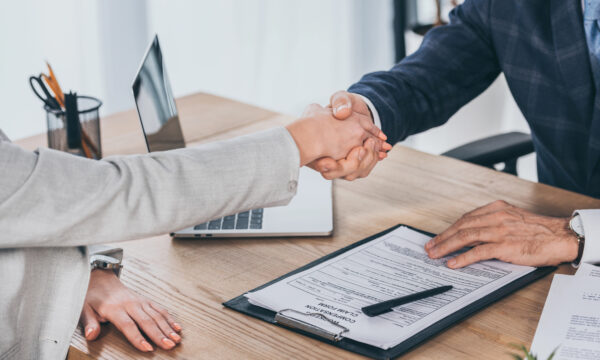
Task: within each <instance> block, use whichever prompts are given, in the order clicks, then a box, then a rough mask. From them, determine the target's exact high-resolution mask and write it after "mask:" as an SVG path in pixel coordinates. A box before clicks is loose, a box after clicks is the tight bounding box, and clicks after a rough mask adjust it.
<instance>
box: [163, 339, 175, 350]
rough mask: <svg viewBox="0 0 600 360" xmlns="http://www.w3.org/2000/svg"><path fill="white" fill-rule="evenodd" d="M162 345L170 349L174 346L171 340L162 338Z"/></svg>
mask: <svg viewBox="0 0 600 360" xmlns="http://www.w3.org/2000/svg"><path fill="white" fill-rule="evenodd" d="M162 343H163V344H165V346H166V347H168V348H172V347H174V346H175V343H174V342H173V341H171V339H167V338H163V339H162Z"/></svg>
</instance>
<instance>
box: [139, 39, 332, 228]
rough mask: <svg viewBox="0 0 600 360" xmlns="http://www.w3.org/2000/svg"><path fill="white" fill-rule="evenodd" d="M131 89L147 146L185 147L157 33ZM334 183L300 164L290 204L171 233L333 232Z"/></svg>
mask: <svg viewBox="0 0 600 360" xmlns="http://www.w3.org/2000/svg"><path fill="white" fill-rule="evenodd" d="M132 88H133V96H134V98H135V104H136V107H137V112H138V115H139V118H140V122H141V124H142V130H143V132H144V137H145V139H146V146H147V148H148V151H149V152H152V151H164V150H171V149H178V148H182V147H185V140H184V137H183V132H182V130H181V124H180V122H179V116H178V113H177V107H176V106H175V100H174V98H173V93H172V91H171V85H170V83H169V78H168V76H167V71H166V68H165V63H164V58H163V56H162V53H161V50H160V45H159V43H158V36H155V37H154V39H153V40H152V42H151V44H150V46H149V48H148V50H147V51H146V54H145V55H144V58H143V59H142V64H141V65H140V68H139V70H138V72H137V74H136V76H135V80H134V81H133V85H132ZM215 181H218V179H215ZM240 181H244V180H243V179H240ZM331 184H332V182H331V181H328V180H325V179H323V178H322V177H321V175H320V174H319V173H318V172H316V171H313V170H311V169H309V168H306V167H302V168H301V169H300V175H299V179H298V189H297V194H296V196H295V197H294V198H293V199H292V201H291V202H290V203H289V204H288V205H287V206H280V207H271V208H264V209H253V210H250V211H244V212H240V213H238V214H231V215H229V216H225V217H223V218H218V219H213V220H211V221H208V222H205V223H202V224H197V225H196V226H192V227H189V228H187V229H182V230H180V231H176V232H174V233H172V234H171V236H173V237H178V238H179V237H182V238H190V237H196V238H201V237H267V236H325V235H331V233H332V232H333V205H332V185H331ZM206 206H210V204H206Z"/></svg>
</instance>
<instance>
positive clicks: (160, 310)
mask: <svg viewBox="0 0 600 360" xmlns="http://www.w3.org/2000/svg"><path fill="white" fill-rule="evenodd" d="M150 306H151V307H152V308H153V309H154V310H156V311H157V312H158V313H159V314H161V315H162V316H163V317H164V318H165V319H166V320H167V322H168V323H169V325H170V326H171V327H172V328H173V329H175V331H177V332H180V331H181V330H183V328H182V327H181V325H180V324H179V323H178V322H177V321H175V319H174V318H173V316H171V314H169V312H168V311H167V310H166V309H165V308H163V307H162V306H159V305H158V304H156V303H153V302H152V301H150Z"/></svg>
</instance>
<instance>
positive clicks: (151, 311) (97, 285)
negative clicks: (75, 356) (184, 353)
mask: <svg viewBox="0 0 600 360" xmlns="http://www.w3.org/2000/svg"><path fill="white" fill-rule="evenodd" d="M107 321H110V322H111V323H113V325H115V326H116V327H117V329H119V330H120V331H121V332H122V333H123V335H125V337H126V338H127V340H129V342H130V343H131V344H132V345H133V346H134V347H135V348H137V349H138V350H141V351H144V352H146V351H153V350H154V348H153V347H152V345H150V343H148V341H146V338H144V336H142V334H141V333H140V330H141V331H143V332H144V334H146V335H147V336H148V338H150V340H152V341H153V342H154V343H155V344H156V345H157V346H159V347H160V348H162V349H165V350H169V349H172V348H174V347H175V346H176V344H177V343H179V342H181V336H179V335H178V334H177V333H178V332H180V331H181V325H179V324H178V323H176V322H175V321H174V320H173V318H172V317H171V316H170V315H169V313H168V312H167V311H166V310H165V309H163V308H162V307H160V306H158V305H157V304H155V303H154V302H152V301H150V300H147V299H145V298H143V297H142V296H140V295H137V294H136V293H134V292H133V291H131V290H129V289H128V288H127V287H125V285H123V284H122V283H121V281H120V280H119V278H117V276H116V275H115V273H114V272H112V271H109V270H93V271H92V274H91V277H90V285H89V287H88V291H87V295H86V297H85V304H84V305H83V310H82V311H81V317H80V319H79V322H80V323H81V325H82V326H83V328H84V334H85V338H86V339H87V340H89V341H91V340H95V339H96V338H97V337H98V335H100V323H101V322H107Z"/></svg>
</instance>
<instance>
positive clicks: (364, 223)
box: [19, 94, 600, 359]
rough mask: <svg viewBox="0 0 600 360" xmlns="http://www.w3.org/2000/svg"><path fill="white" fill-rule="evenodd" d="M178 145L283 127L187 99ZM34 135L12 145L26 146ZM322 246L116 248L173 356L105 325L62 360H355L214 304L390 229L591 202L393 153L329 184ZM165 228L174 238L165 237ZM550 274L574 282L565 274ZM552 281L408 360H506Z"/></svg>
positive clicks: (134, 127)
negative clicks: (165, 331) (159, 313)
mask: <svg viewBox="0 0 600 360" xmlns="http://www.w3.org/2000/svg"><path fill="white" fill-rule="evenodd" d="M177 105H178V107H179V111H180V115H181V121H182V128H183V132H184V134H185V137H186V140H187V143H188V146H193V144H197V143H202V142H206V141H214V140H219V139H225V138H230V137H233V136H238V135H243V134H246V133H251V132H254V131H259V130H262V129H265V128H269V127H273V126H278V125H281V124H285V123H286V122H289V121H290V120H292V119H293V117H290V116H284V115H280V114H276V113H273V112H270V111H267V110H264V109H260V108H257V107H253V106H249V105H246V104H242V103H239V102H235V101H232V100H228V99H224V98H220V97H216V96H212V95H207V94H194V95H190V96H187V97H183V98H181V99H179V100H178V101H177ZM102 136H103V147H104V151H105V156H107V155H114V154H133V153H144V152H146V150H145V144H144V140H143V137H142V132H141V128H140V125H139V121H138V118H137V114H136V113H135V112H134V111H127V112H123V113H120V114H116V115H113V116H110V117H107V118H104V119H102ZM44 142H45V140H44V136H38V137H33V138H29V139H25V140H22V141H20V142H19V143H20V144H21V145H22V146H25V147H27V148H32V149H33V148H34V147H36V146H38V145H40V144H41V145H42V146H43V144H44ZM334 185H335V186H334V227H335V232H334V235H333V236H331V237H314V238H253V239H241V238H240V239H202V240H173V239H171V238H170V237H169V236H168V235H163V236H159V237H154V238H150V239H144V240H137V241H130V242H127V243H121V244H119V246H121V247H123V248H124V249H125V260H124V264H125V267H124V269H123V274H122V280H123V282H124V283H125V284H126V285H127V286H129V287H131V288H132V289H134V290H135V291H136V292H138V293H140V294H142V295H144V296H146V297H148V298H150V299H152V300H154V301H156V302H157V303H159V304H161V305H163V306H164V307H165V308H167V309H168V310H169V311H170V312H171V313H172V314H173V315H174V316H175V317H176V318H177V319H178V320H179V322H180V323H181V324H182V326H183V328H184V330H183V342H182V343H181V345H179V346H178V347H177V348H176V349H174V350H172V351H162V350H160V349H159V350H157V351H155V352H153V353H151V354H143V353H141V352H138V351H137V350H135V349H134V348H133V347H132V346H130V345H129V344H128V342H127V340H126V339H125V338H124V337H123V336H122V335H121V334H120V333H119V332H118V331H117V330H116V329H115V328H114V327H112V326H104V327H103V329H102V334H101V336H100V338H99V340H97V341H94V342H87V341H86V340H85V338H84V337H83V336H82V333H81V329H78V331H77V332H76V333H75V335H74V337H73V341H72V346H71V349H70V352H69V357H68V358H69V359H90V358H92V359H96V358H98V359H139V358H154V359H163V358H165V359H171V358H177V359H340V358H343V359H354V358H361V357H360V356H358V355H355V354H352V353H349V352H346V351H344V350H341V349H338V348H335V347H333V346H330V345H327V344H324V343H322V342H319V341H316V340H312V339H309V338H306V337H304V336H301V335H298V334H296V333H293V332H291V331H288V330H285V329H282V328H279V327H276V326H272V325H269V324H267V323H264V322H262V321H259V320H255V319H253V318H250V317H247V316H244V315H242V314H239V313H237V312H234V311H231V310H228V309H225V308H223V306H222V305H221V303H222V302H224V301H226V300H229V299H231V298H233V297H235V296H237V295H240V294H242V293H244V292H245V291H247V290H250V289H252V288H254V287H256V286H259V285H261V284H263V283H265V282H267V281H269V280H272V279H274V278H276V277H278V276H280V275H283V274H285V273H287V272H289V271H291V270H294V269H296V268H297V267H299V266H302V265H304V264H306V263H308V262H310V261H313V260H315V259H317V258H319V257H321V256H323V255H326V254H328V253H330V252H333V251H335V250H337V249H339V248H341V247H344V246H346V245H349V244H351V243H353V242H356V241H358V240H361V239H363V238H365V237H367V236H370V235H372V234H374V233H377V232H380V231H382V230H384V229H386V228H388V227H391V226H393V225H396V224H398V223H404V224H408V225H411V226H414V227H417V228H421V229H424V230H427V231H431V232H434V233H438V232H440V231H442V230H444V229H445V228H446V227H447V226H449V225H450V224H451V223H452V222H453V221H455V220H456V219H457V218H459V217H460V216H461V215H462V214H463V213H464V212H466V211H469V210H471V209H473V208H475V207H478V206H481V205H484V204H486V203H488V202H491V201H493V200H497V199H504V200H506V201H509V202H510V203H513V204H515V205H518V206H521V207H523V208H525V209H528V210H531V211H535V212H537V213H541V214H547V215H556V216H569V215H570V214H571V212H572V211H573V210H574V209H579V208H599V207H600V200H597V199H592V198H590V197H586V196H583V195H578V194H575V193H572V192H568V191H564V190H560V189H556V188H553V187H550V186H546V185H541V184H536V183H532V182H528V181H525V180H522V179H519V178H517V177H514V176H511V175H506V174H503V173H499V172H496V171H493V170H489V169H486V168H482V167H479V166H474V165H471V164H467V163H464V162H461V161H457V160H454V159H450V158H446V157H442V156H436V155H430V154H426V153H422V152H419V151H415V150H412V149H409V148H406V147H403V146H395V148H394V149H393V150H392V151H391V152H390V156H389V157H388V159H386V160H385V161H383V162H381V163H380V164H379V165H378V166H377V167H376V168H375V170H374V171H373V173H372V174H371V176H370V177H368V178H367V179H362V180H358V181H354V182H346V181H336V182H335V184H334ZM174 230H175V229H174ZM558 272H560V273H572V272H573V269H571V267H570V266H567V265H563V266H561V267H560V268H559V270H558ZM551 279H552V276H547V277H545V278H544V279H542V280H539V281H537V282H536V283H534V284H531V285H529V286H527V287H526V288H524V289H522V290H520V291H518V292H516V293H514V294H512V295H510V296H508V297H506V298H504V299H502V300H500V301H498V302H497V303H495V304H493V305H491V306H489V307H488V308H486V309H484V310H483V311H481V312H479V313H477V314H475V315H474V316H472V317H470V318H468V319H467V320H465V321H462V322H460V323H457V324H456V325H454V326H453V327H452V328H450V329H448V330H447V331H445V332H443V333H442V334H440V335H438V336H436V337H434V338H432V339H430V340H429V341H427V342H426V343H424V344H422V345H421V346H419V347H417V348H415V349H414V350H412V351H411V352H410V353H408V354H406V355H405V356H404V357H403V358H406V359H509V358H510V357H509V356H508V355H507V353H508V352H510V351H512V349H511V347H510V344H525V345H526V346H529V345H530V344H531V340H532V339H533V335H534V332H535V329H536V326H537V322H538V320H539V317H540V314H541V310H542V307H543V305H544V301H545V299H546V295H547V293H548V289H549V286H550V282H551Z"/></svg>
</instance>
